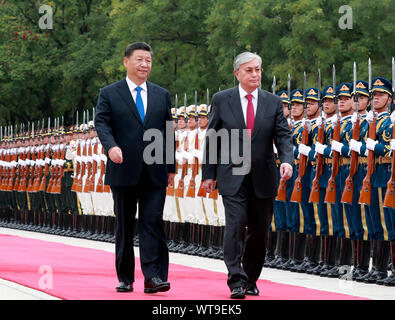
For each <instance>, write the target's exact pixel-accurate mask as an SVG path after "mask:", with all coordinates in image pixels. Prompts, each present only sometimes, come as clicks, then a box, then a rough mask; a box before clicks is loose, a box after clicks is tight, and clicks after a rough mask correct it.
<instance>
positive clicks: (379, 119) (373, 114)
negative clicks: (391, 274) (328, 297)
mask: <svg viewBox="0 0 395 320" xmlns="http://www.w3.org/2000/svg"><path fill="white" fill-rule="evenodd" d="M371 85H372V95H373V101H372V110H371V111H369V113H368V115H367V120H368V121H369V137H368V138H367V140H366V148H367V149H368V150H369V151H368V152H372V153H373V154H374V157H375V168H374V173H373V174H372V176H371V181H372V187H371V200H370V210H369V213H370V215H371V217H370V218H371V219H372V224H373V228H374V229H375V237H376V239H374V240H373V266H372V270H371V271H370V272H369V273H368V274H366V275H365V276H363V277H361V278H357V279H356V280H357V281H363V282H365V283H377V282H378V281H380V283H381V280H384V279H385V278H387V266H388V261H389V255H390V242H389V241H388V240H390V239H391V238H392V239H391V240H393V233H394V226H393V224H392V223H391V215H393V214H394V209H393V208H388V207H384V206H383V199H384V195H385V192H386V188H387V182H388V180H389V178H390V176H391V162H392V161H391V160H392V159H391V138H392V123H391V117H390V115H389V113H388V108H389V107H390V106H391V105H392V88H391V86H392V85H391V82H390V81H389V80H387V79H385V78H383V77H376V78H374V79H373V80H372V84H371ZM374 126H375V127H376V128H375V130H374V131H375V136H373V135H371V130H370V129H371V127H372V128H373V129H374ZM372 131H373V130H372ZM373 134H374V132H373ZM368 166H369V163H368ZM364 187H365V186H363V187H362V193H361V195H362V194H363V193H364V191H365V190H364ZM361 200H363V199H361V198H360V202H362V201H361Z"/></svg>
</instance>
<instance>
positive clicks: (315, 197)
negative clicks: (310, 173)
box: [309, 69, 325, 203]
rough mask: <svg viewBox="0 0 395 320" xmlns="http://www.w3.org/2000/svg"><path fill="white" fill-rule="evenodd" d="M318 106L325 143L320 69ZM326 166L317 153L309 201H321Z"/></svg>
mask: <svg viewBox="0 0 395 320" xmlns="http://www.w3.org/2000/svg"><path fill="white" fill-rule="evenodd" d="M318 106H319V108H320V110H321V116H320V117H321V125H320V126H319V128H318V133H317V142H319V143H321V144H323V143H324V140H325V119H324V118H323V116H322V113H323V110H322V101H321V71H320V69H318ZM323 166H324V156H323V155H322V154H319V153H317V154H316V171H315V177H314V179H313V184H312V186H311V191H310V196H309V202H311V203H319V202H320V177H321V176H322V172H323Z"/></svg>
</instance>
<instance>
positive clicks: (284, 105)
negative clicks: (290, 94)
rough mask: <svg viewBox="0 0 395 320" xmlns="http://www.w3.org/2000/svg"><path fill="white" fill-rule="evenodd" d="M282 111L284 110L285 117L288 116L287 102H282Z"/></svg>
mask: <svg viewBox="0 0 395 320" xmlns="http://www.w3.org/2000/svg"><path fill="white" fill-rule="evenodd" d="M283 112H284V116H285V117H286V118H288V116H289V109H288V103H284V102H283Z"/></svg>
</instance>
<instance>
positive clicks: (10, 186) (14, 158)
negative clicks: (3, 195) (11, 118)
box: [6, 125, 22, 191]
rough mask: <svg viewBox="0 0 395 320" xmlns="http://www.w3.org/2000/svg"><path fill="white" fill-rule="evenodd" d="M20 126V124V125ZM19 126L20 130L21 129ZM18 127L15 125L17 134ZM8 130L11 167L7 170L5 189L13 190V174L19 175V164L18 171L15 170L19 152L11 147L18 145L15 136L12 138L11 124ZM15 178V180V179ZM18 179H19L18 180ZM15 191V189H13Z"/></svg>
mask: <svg viewBox="0 0 395 320" xmlns="http://www.w3.org/2000/svg"><path fill="white" fill-rule="evenodd" d="M21 128H22V126H21ZM21 128H20V130H21ZM17 130H18V127H17V125H15V134H17V133H16V132H17ZM10 131H11V135H10V163H11V168H10V170H9V174H8V180H7V181H6V190H7V191H13V190H14V188H13V186H14V179H15V175H16V174H17V175H18V177H19V173H20V172H21V168H20V166H18V172H17V170H16V162H17V160H18V157H19V154H18V149H16V150H14V152H13V149H14V147H15V146H18V142H17V141H16V138H15V139H14V136H13V131H12V126H11V127H10ZM18 177H16V179H18ZM16 179H15V181H16ZM18 181H19V180H18ZM14 191H16V189H15V190H14Z"/></svg>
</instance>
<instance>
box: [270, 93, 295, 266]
mask: <svg viewBox="0 0 395 320" xmlns="http://www.w3.org/2000/svg"><path fill="white" fill-rule="evenodd" d="M277 95H278V96H279V97H280V98H281V101H282V103H283V112H284V116H285V118H286V119H287V120H288V123H290V122H291V119H289V116H290V110H289V108H288V104H289V97H288V93H287V91H285V90H283V91H279V92H278V93H277ZM291 129H292V128H291ZM273 149H274V154H275V156H276V157H278V156H277V149H276V146H275V144H274V143H273ZM276 163H277V175H278V179H279V180H280V160H279V159H277V160H276ZM273 209H274V214H273V220H272V223H271V225H270V227H269V239H268V247H267V250H266V258H265V264H264V266H265V267H270V268H278V267H280V266H281V265H282V264H284V263H285V262H286V261H287V260H288V259H289V230H288V222H287V210H286V204H285V202H284V201H279V200H275V201H274V208H273Z"/></svg>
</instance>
